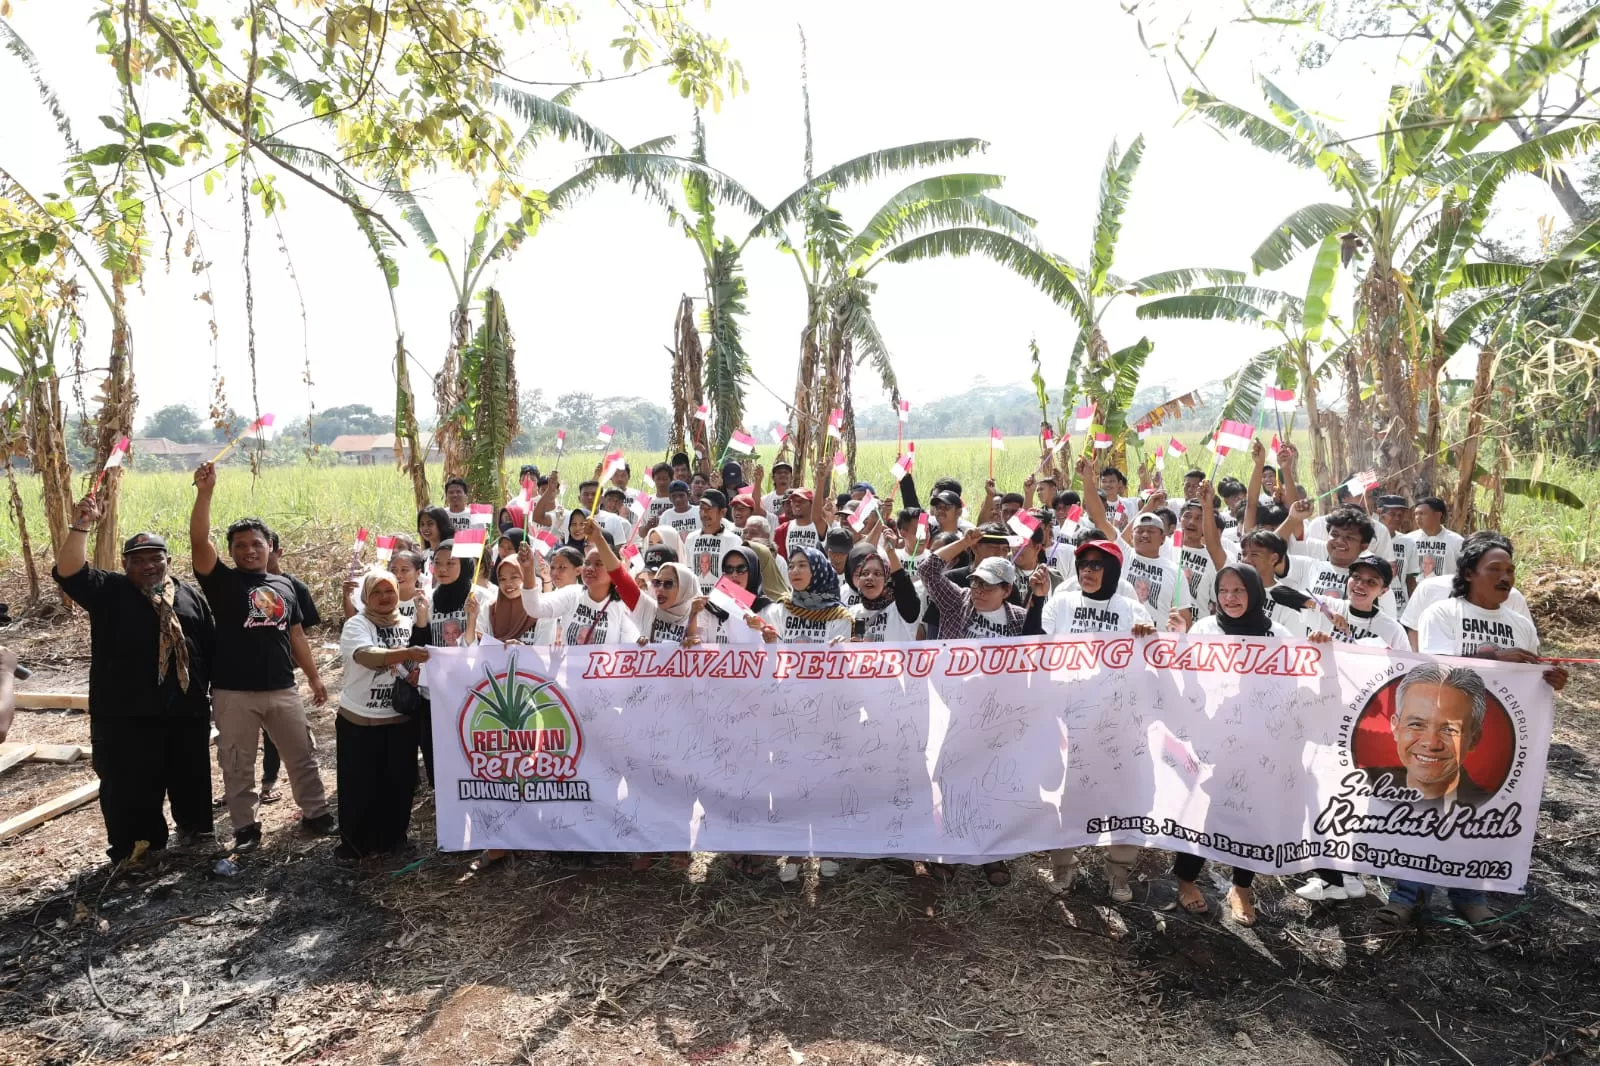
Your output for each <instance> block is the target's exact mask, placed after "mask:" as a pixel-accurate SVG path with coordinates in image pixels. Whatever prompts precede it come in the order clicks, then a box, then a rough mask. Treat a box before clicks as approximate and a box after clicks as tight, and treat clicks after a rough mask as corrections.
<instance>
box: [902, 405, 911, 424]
mask: <svg viewBox="0 0 1600 1066" xmlns="http://www.w3.org/2000/svg"><path fill="white" fill-rule="evenodd" d="M900 421H901V422H909V421H911V401H910V400H901V401H900Z"/></svg>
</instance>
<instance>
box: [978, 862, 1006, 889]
mask: <svg viewBox="0 0 1600 1066" xmlns="http://www.w3.org/2000/svg"><path fill="white" fill-rule="evenodd" d="M983 876H984V878H985V879H987V880H988V882H989V883H990V884H991V885H993V886H995V887H996V888H1004V887H1005V886H1006V885H1009V884H1010V883H1011V867H1009V866H1007V865H1006V864H1005V862H1003V861H996V862H986V863H984V864H983Z"/></svg>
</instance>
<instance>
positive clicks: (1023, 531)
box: [1006, 511, 1039, 541]
mask: <svg viewBox="0 0 1600 1066" xmlns="http://www.w3.org/2000/svg"><path fill="white" fill-rule="evenodd" d="M1006 525H1007V526H1009V527H1010V528H1011V530H1012V532H1014V533H1016V535H1017V536H1019V537H1021V538H1022V539H1023V540H1024V541H1028V540H1031V539H1032V538H1033V535H1034V533H1035V532H1037V531H1038V529H1039V520H1038V519H1037V518H1035V517H1033V515H1031V514H1029V513H1028V512H1027V511H1018V512H1017V513H1016V514H1014V515H1012V516H1011V517H1010V518H1008V519H1007V520H1006Z"/></svg>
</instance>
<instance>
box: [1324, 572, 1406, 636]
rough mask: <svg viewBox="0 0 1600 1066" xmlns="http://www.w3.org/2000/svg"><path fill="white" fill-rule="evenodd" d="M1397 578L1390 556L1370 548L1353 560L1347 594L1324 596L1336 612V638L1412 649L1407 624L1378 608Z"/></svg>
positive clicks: (1334, 613)
mask: <svg viewBox="0 0 1600 1066" xmlns="http://www.w3.org/2000/svg"><path fill="white" fill-rule="evenodd" d="M1393 582H1394V567H1392V566H1390V565H1389V560H1387V559H1384V558H1381V557H1379V556H1377V555H1374V554H1372V553H1371V552H1368V553H1366V554H1365V555H1362V556H1360V557H1359V558H1357V559H1356V561H1355V562H1353V563H1351V564H1350V576H1349V578H1348V579H1347V580H1346V581H1345V597H1344V598H1343V599H1340V598H1338V597H1334V596H1323V597H1322V602H1323V603H1324V604H1326V605H1327V607H1328V610H1329V611H1330V612H1331V613H1332V614H1333V619H1332V621H1331V623H1330V624H1331V626H1332V635H1333V639H1334V640H1337V641H1341V642H1343V643H1346V644H1368V645H1372V646H1375V647H1380V648H1388V649H1390V650H1391V651H1410V650H1411V640H1410V638H1408V637H1407V636H1406V631H1405V629H1404V627H1402V626H1401V625H1400V622H1399V621H1398V620H1397V619H1395V618H1393V617H1391V616H1389V615H1386V614H1384V613H1383V612H1382V611H1380V610H1378V598H1379V597H1380V596H1382V595H1383V594H1384V593H1385V592H1386V591H1388V589H1389V586H1390V585H1391V584H1392V583H1393ZM1324 621H1327V619H1324ZM1324 628H1325V629H1326V627H1324Z"/></svg>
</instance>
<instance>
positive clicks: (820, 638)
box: [766, 603, 851, 644]
mask: <svg viewBox="0 0 1600 1066" xmlns="http://www.w3.org/2000/svg"><path fill="white" fill-rule="evenodd" d="M773 607H774V608H776V610H774V611H773V612H772V613H771V615H770V616H766V617H767V621H769V622H771V623H772V626H773V628H774V629H776V630H777V631H778V640H779V641H780V642H781V643H784V644H831V643H833V641H834V640H835V638H838V637H843V638H845V639H846V640H848V639H850V625H851V621H850V619H848V618H837V619H835V620H833V621H831V622H812V621H808V620H807V619H804V618H801V617H799V616H798V615H796V614H794V613H792V612H791V611H790V610H789V609H788V608H787V607H785V606H784V605H783V604H781V603H777V604H773Z"/></svg>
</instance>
